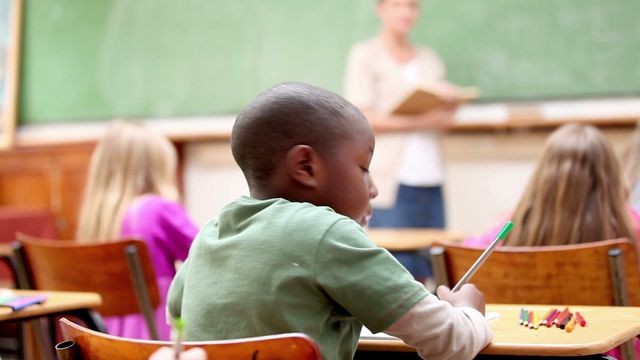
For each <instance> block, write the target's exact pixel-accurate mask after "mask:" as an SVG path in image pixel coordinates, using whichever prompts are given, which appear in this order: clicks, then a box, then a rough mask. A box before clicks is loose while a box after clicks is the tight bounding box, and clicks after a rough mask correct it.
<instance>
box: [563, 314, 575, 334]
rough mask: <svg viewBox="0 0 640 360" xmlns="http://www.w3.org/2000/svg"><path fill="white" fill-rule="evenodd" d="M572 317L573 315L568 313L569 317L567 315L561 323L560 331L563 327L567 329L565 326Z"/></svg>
mask: <svg viewBox="0 0 640 360" xmlns="http://www.w3.org/2000/svg"><path fill="white" fill-rule="evenodd" d="M572 317H573V313H569V315H567V316H566V317H565V318H564V320H563V321H562V323H560V329H562V330H564V328H565V327H567V324H568V323H569V321H571V318H572Z"/></svg>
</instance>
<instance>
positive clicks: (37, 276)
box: [14, 234, 160, 316]
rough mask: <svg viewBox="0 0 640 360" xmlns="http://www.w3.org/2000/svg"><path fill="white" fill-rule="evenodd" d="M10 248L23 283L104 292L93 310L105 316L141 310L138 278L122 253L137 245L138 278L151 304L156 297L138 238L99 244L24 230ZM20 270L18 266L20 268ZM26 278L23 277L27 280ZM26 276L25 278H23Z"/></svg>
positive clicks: (155, 303) (154, 304) (147, 260)
mask: <svg viewBox="0 0 640 360" xmlns="http://www.w3.org/2000/svg"><path fill="white" fill-rule="evenodd" d="M16 238H17V241H16V242H15V243H14V250H15V251H14V253H15V255H16V261H17V262H18V272H19V273H20V274H19V275H20V276H19V277H22V279H23V281H22V282H23V283H24V282H27V283H28V284H21V287H22V288H31V289H36V290H58V291H89V292H96V293H99V294H100V295H101V296H102V305H101V306H100V307H98V308H96V310H97V311H98V312H100V314H102V315H103V316H120V315H127V314H132V313H140V312H142V311H143V309H141V308H140V305H139V304H138V302H137V301H136V299H138V294H137V293H136V292H137V291H141V290H140V286H138V287H137V288H136V282H135V280H134V278H133V277H132V272H131V271H130V269H131V265H130V263H129V262H128V261H127V255H126V254H125V252H127V251H131V250H137V254H138V256H137V258H138V259H139V265H140V268H141V270H142V271H141V272H142V274H141V276H140V277H138V279H140V280H141V281H140V282H139V283H138V284H140V283H143V285H142V286H144V287H146V292H147V294H148V298H149V300H150V305H151V307H152V308H156V307H157V306H158V305H159V302H160V298H159V292H158V286H157V284H156V278H155V274H154V271H153V267H152V265H151V260H150V258H149V254H148V252H147V246H146V244H145V243H144V242H143V241H140V240H133V239H128V240H118V241H113V242H107V243H100V244H78V243H76V242H74V241H66V240H50V239H39V238H34V237H31V236H27V235H24V234H18V235H17V236H16ZM21 267H22V268H23V269H20V268H21ZM25 277H26V279H25ZM25 280H26V281H25Z"/></svg>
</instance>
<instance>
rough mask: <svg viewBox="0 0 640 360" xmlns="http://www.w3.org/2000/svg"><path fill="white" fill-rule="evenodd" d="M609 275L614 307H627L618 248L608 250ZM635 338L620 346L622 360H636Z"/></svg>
mask: <svg viewBox="0 0 640 360" xmlns="http://www.w3.org/2000/svg"><path fill="white" fill-rule="evenodd" d="M608 253H609V273H610V277H611V287H612V290H613V303H614V305H616V306H629V297H628V296H627V283H626V281H625V275H624V261H623V256H622V255H623V251H622V249H620V248H613V249H609V252H608ZM635 348H636V347H635V338H634V339H632V340H629V341H627V342H625V343H624V344H622V345H620V350H621V352H622V359H624V360H636V349H635Z"/></svg>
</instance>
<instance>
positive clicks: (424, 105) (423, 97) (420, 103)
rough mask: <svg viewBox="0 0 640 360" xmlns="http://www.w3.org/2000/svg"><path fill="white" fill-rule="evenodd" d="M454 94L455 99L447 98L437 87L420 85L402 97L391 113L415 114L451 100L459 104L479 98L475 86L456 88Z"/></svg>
mask: <svg viewBox="0 0 640 360" xmlns="http://www.w3.org/2000/svg"><path fill="white" fill-rule="evenodd" d="M454 94H455V95H454V97H453V99H451V98H450V97H449V99H447V97H445V96H443V95H442V94H441V93H440V92H439V91H438V89H437V88H435V87H433V88H430V87H420V88H417V89H414V90H413V91H411V92H409V93H408V94H407V95H406V96H405V97H403V98H402V99H400V101H399V102H398V104H397V105H396V106H395V107H393V111H392V112H391V113H392V114H395V115H415V114H420V113H423V112H427V111H430V110H432V109H433V108H436V107H438V106H440V105H444V104H446V103H450V102H453V103H454V104H456V105H458V104H461V103H464V102H467V101H471V100H474V99H476V98H478V89H477V88H473V87H468V88H456V91H455V92H454Z"/></svg>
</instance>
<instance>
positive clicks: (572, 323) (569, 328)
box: [565, 315, 578, 332]
mask: <svg viewBox="0 0 640 360" xmlns="http://www.w3.org/2000/svg"><path fill="white" fill-rule="evenodd" d="M577 322H578V316H577V315H576V316H574V317H572V318H571V320H569V322H568V323H567V326H566V327H565V330H567V332H572V331H573V328H574V327H575V326H576V323H577Z"/></svg>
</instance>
